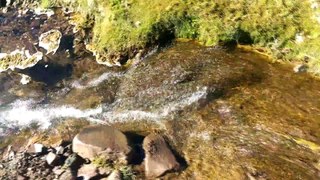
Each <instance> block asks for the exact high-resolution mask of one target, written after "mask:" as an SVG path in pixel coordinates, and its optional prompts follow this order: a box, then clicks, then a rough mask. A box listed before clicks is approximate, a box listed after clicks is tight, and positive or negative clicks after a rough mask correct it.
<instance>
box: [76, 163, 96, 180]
mask: <svg viewBox="0 0 320 180" xmlns="http://www.w3.org/2000/svg"><path fill="white" fill-rule="evenodd" d="M97 176H98V169H97V167H96V166H95V165H93V164H85V165H83V166H82V167H81V168H80V169H79V171H78V178H82V179H83V180H89V179H92V178H95V177H97Z"/></svg>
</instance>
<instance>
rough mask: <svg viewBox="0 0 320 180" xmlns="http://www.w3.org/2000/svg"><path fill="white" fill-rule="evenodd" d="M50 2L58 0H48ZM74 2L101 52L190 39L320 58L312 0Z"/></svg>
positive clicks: (316, 11)
mask: <svg viewBox="0 0 320 180" xmlns="http://www.w3.org/2000/svg"><path fill="white" fill-rule="evenodd" d="M50 1H56V0H43V4H50V3H48V2H50ZM61 1H66V0H61ZM51 4H52V3H51ZM74 6H75V7H77V8H78V10H79V12H80V13H81V14H82V15H83V17H85V18H86V17H88V14H90V16H89V17H91V18H92V17H94V19H95V24H94V25H93V34H94V36H93V39H92V42H91V44H92V46H93V49H94V50H95V52H96V53H98V54H107V55H101V57H102V56H104V57H107V56H108V54H109V55H115V54H116V53H118V52H120V54H121V53H128V51H134V49H143V48H145V47H148V46H150V45H154V44H157V43H162V42H166V41H168V40H170V39H172V38H191V39H196V40H198V41H200V42H201V43H202V44H204V45H207V46H214V45H217V44H218V43H219V42H225V41H237V42H238V43H253V44H254V45H256V46H259V47H267V48H269V49H271V50H272V52H273V55H275V57H279V55H281V56H280V57H281V58H284V59H303V58H305V56H312V57H314V58H315V59H316V60H317V61H318V60H319V58H320V56H319V54H315V53H314V52H315V51H316V50H317V48H318V47H319V46H318V44H320V40H319V38H318V37H319V33H320V32H319V29H320V27H319V23H318V22H317V20H316V18H315V16H316V14H319V12H318V11H319V10H317V9H312V8H311V4H310V2H309V1H300V0H290V1H289V0H261V1H251V0H234V1H217V0H143V1H142V0H110V1H103V0H75V4H74ZM84 22H86V21H84ZM299 33H300V34H303V35H304V37H305V41H306V42H304V43H303V44H297V43H296V42H295V37H296V35H297V34H299ZM309 43H311V45H309ZM312 44H315V45H312ZM283 49H290V51H289V52H286V53H283V52H282V51H283ZM129 58H130V57H129ZM106 59H107V58H106Z"/></svg>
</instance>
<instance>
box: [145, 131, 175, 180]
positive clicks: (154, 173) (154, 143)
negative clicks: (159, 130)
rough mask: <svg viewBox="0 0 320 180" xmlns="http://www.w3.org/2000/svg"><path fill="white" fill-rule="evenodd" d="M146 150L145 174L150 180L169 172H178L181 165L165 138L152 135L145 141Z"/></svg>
mask: <svg viewBox="0 0 320 180" xmlns="http://www.w3.org/2000/svg"><path fill="white" fill-rule="evenodd" d="M143 149H144V150H145V153H146V157H145V159H144V161H145V173H146V176H147V177H149V178H155V177H159V176H161V175H163V174H164V173H166V172H167V171H172V170H178V169H179V167H180V164H179V163H178V162H177V161H176V158H175V157H174V155H173V153H172V152H171V150H170V149H169V147H168V145H167V143H166V141H165V140H164V138H163V137H162V136H160V135H157V134H150V135H148V136H147V137H145V139H144V141H143Z"/></svg>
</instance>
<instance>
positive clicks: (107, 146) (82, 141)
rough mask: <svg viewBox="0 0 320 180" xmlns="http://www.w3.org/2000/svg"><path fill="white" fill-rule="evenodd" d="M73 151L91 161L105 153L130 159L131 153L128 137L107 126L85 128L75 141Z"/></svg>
mask: <svg viewBox="0 0 320 180" xmlns="http://www.w3.org/2000/svg"><path fill="white" fill-rule="evenodd" d="M72 150H73V152H75V153H78V154H79V156H81V157H83V158H88V159H90V160H92V159H93V158H94V157H95V156H98V155H101V154H103V153H108V154H112V155H116V156H118V157H119V158H123V156H125V158H128V155H129V154H130V152H131V148H130V147H129V145H128V141H127V138H126V136H125V135H124V134H123V133H122V132H120V131H118V130H116V129H114V128H113V127H110V126H106V125H99V126H91V127H87V128H84V129H83V130H82V131H81V132H80V133H79V134H78V135H77V136H76V137H75V138H74V139H73V141H72Z"/></svg>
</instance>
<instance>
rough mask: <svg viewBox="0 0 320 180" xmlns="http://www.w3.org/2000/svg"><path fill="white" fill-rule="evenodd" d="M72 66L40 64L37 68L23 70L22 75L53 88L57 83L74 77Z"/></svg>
mask: <svg viewBox="0 0 320 180" xmlns="http://www.w3.org/2000/svg"><path fill="white" fill-rule="evenodd" d="M72 71H73V68H72V65H71V64H67V65H59V64H53V63H48V64H43V63H38V64H36V65H35V66H33V67H31V68H28V69H25V70H22V73H24V74H27V75H29V76H30V77H31V78H32V79H33V80H35V81H39V82H43V83H45V84H46V85H48V86H53V85H55V84H56V83H57V82H59V81H61V80H63V79H65V78H67V77H70V76H71V75H72Z"/></svg>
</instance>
